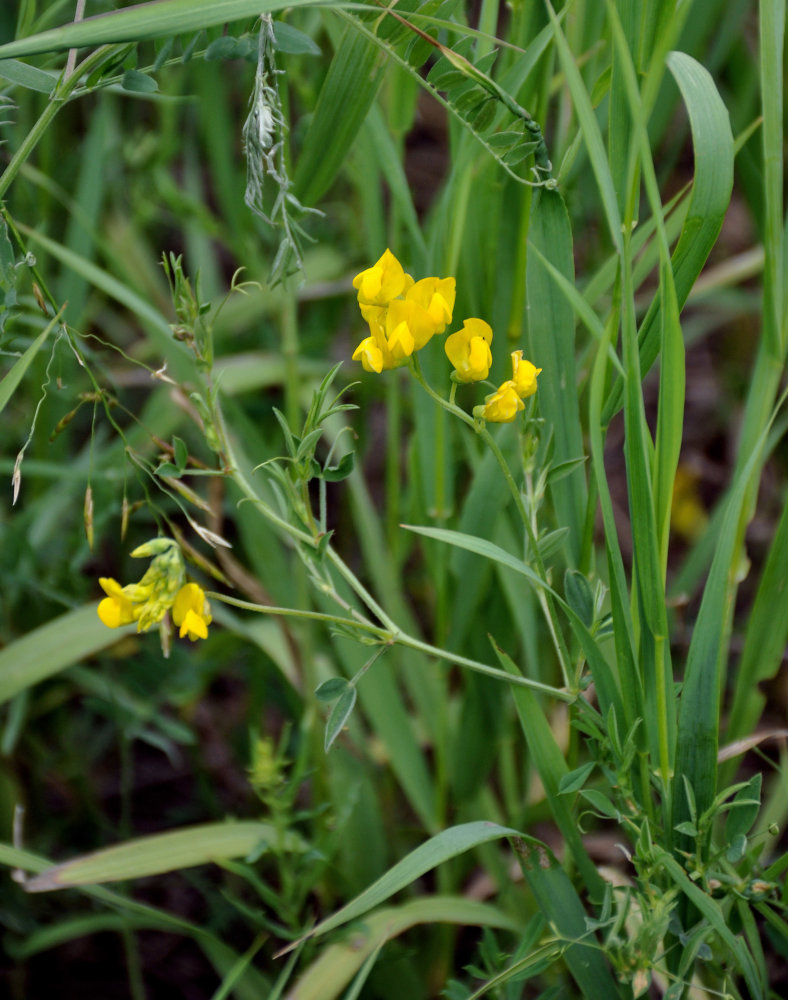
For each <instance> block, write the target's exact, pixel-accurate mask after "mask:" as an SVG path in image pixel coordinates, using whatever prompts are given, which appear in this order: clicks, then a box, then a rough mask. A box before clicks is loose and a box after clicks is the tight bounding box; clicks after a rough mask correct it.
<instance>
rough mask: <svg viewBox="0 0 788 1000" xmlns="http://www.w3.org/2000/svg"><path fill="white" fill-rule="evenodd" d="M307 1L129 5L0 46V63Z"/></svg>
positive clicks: (184, 0) (180, 0)
mask: <svg viewBox="0 0 788 1000" xmlns="http://www.w3.org/2000/svg"><path fill="white" fill-rule="evenodd" d="M311 2H312V0H287V2H283V0H211V3H195V0H151V2H149V3H141V4H134V6H132V7H126V8H125V9H124V10H117V11H112V12H110V13H108V14H97V15H96V16H95V17H87V18H85V19H84V21H77V22H73V23H70V24H64V25H63V26H62V27H60V28H50V29H49V30H48V31H42V32H40V33H39V34H37V35H31V36H30V37H29V38H20V39H17V40H16V41H14V42H8V43H7V44H6V45H0V59H8V58H11V57H14V58H17V57H19V56H32V55H37V54H38V53H40V52H62V51H63V50H64V49H72V48H83V47H84V46H88V45H91V46H92V45H106V44H108V43H110V42H137V41H140V40H141V39H144V38H161V37H163V36H166V35H179V34H182V33H184V32H189V31H199V30H200V28H210V27H213V26H214V25H216V24H225V23H226V22H228V21H238V20H240V19H241V18H246V17H259V15H260V14H270V13H273V12H274V11H277V10H283V9H284V8H285V7H305V6H308V5H309V4H310V3H311Z"/></svg>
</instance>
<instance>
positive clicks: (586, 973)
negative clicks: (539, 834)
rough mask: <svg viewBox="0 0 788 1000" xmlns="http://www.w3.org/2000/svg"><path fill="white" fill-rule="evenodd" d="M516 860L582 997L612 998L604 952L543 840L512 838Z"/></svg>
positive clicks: (613, 989) (614, 992) (611, 981)
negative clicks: (558, 941) (559, 941)
mask: <svg viewBox="0 0 788 1000" xmlns="http://www.w3.org/2000/svg"><path fill="white" fill-rule="evenodd" d="M512 846H513V847H514V850H515V853H516V854H517V860H518V861H519V862H520V867H521V868H522V871H523V875H524V876H525V879H526V881H527V882H528V886H529V888H530V890H531V892H532V893H533V894H534V898H535V900H536V903H537V906H538V907H539V909H540V910H541V912H542V915H543V916H544V917H545V919H546V920H548V921H549V922H550V924H551V925H552V926H553V927H554V928H555V930H556V931H557V932H558V934H559V935H560V936H561V937H562V938H563V939H564V941H566V942H571V943H570V944H569V947H568V948H567V949H566V951H565V952H564V961H565V962H566V965H567V968H568V969H569V971H570V973H571V974H572V977H573V978H574V980H575V982H576V983H577V985H578V986H579V987H580V990H581V992H582V994H583V996H584V997H585V998H586V1000H601V998H602V997H604V998H605V1000H608V998H609V1000H616V998H617V997H620V996H621V993H620V992H619V990H618V987H617V986H616V983H615V980H614V979H613V977H612V975H611V973H610V970H609V968H608V967H607V963H606V962H605V958H604V954H603V952H602V950H601V949H600V947H599V943H598V942H597V940H596V937H595V936H594V934H593V933H589V931H588V926H587V924H586V910H585V907H584V906H583V903H582V902H581V900H580V897H579V896H578V894H577V892H576V891H575V888H574V886H573V885H572V883H571V881H570V880H569V876H568V875H567V874H566V872H565V871H564V870H563V868H561V866H560V865H559V864H558V862H557V861H556V859H555V856H554V854H553V852H552V851H551V850H550V848H549V847H547V846H546V845H545V844H542V843H540V842H539V841H538V840H534V839H533V838H531V837H517V838H515V840H514V841H513V845H512Z"/></svg>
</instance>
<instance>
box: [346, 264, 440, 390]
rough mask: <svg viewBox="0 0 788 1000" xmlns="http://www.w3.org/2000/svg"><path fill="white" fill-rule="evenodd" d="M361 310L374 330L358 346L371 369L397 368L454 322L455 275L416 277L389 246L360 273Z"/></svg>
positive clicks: (360, 356) (363, 361)
mask: <svg viewBox="0 0 788 1000" xmlns="http://www.w3.org/2000/svg"><path fill="white" fill-rule="evenodd" d="M353 287H354V288H357V289H358V304H359V308H360V309H361V315H362V316H363V317H364V319H365V320H366V321H367V324H368V325H369V336H368V337H365V338H364V340H362V341H361V343H360V344H359V345H358V347H357V348H356V350H355V351H354V352H353V360H354V361H360V362H361V364H362V365H363V366H364V368H365V369H366V371H368V372H378V373H380V372H382V371H386V370H387V369H389V368H396V367H397V366H398V365H401V364H403V362H404V361H405V360H406V359H407V358H409V357H410V356H411V354H413V352H414V351H418V350H420V349H421V348H422V347H424V345H425V344H426V343H427V342H428V341H429V339H430V337H432V336H433V334H436V333H443V331H444V330H445V329H446V326H447V324H448V323H451V316H452V310H453V309H454V295H455V281H454V278H422V280H421V281H414V280H413V278H412V277H411V276H410V275H409V274H406V273H405V271H404V270H403V268H402V264H400V262H399V261H398V260H397V258H396V257H395V256H394V254H393V253H392V252H391V251H390V250H386V252H385V253H384V254H383V256H382V257H381V258H380V260H379V261H378V262H377V263H376V264H375V265H374V266H373V267H369V268H367V270H366V271H362V272H361V274H357V275H356V277H355V278H354V279H353Z"/></svg>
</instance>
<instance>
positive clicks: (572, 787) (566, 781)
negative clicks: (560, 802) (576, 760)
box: [558, 760, 596, 795]
mask: <svg viewBox="0 0 788 1000" xmlns="http://www.w3.org/2000/svg"><path fill="white" fill-rule="evenodd" d="M595 767H596V761H593V760H589V761H587V762H586V763H585V764H581V765H580V767H576V768H575V769H574V771H569V772H568V773H567V774H565V775H564V776H563V777H562V778H561V780H560V781H559V782H558V794H559V795H572V794H573V793H574V792H579V791H580V789H581V788H582V787H583V785H584V784H585V783H586V780H587V778H588V776H589V774H591V772H592V771H593V770H594V768H595Z"/></svg>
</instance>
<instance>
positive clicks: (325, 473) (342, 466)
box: [320, 451, 356, 483]
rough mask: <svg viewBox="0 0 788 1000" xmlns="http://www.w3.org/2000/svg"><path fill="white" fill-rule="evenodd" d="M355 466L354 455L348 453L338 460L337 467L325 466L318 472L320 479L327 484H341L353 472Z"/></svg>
mask: <svg viewBox="0 0 788 1000" xmlns="http://www.w3.org/2000/svg"><path fill="white" fill-rule="evenodd" d="M355 465H356V453H355V452H354V451H349V452H348V453H347V454H346V455H343V456H342V458H341V459H340V460H339V464H338V465H326V466H324V467H323V468H322V469H321V470H320V477H321V479H325V481H326V482H327V483H341V482H342V480H343V479H347V477H348V476H350V475H351V474H352V472H353V469H354V468H355Z"/></svg>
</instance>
